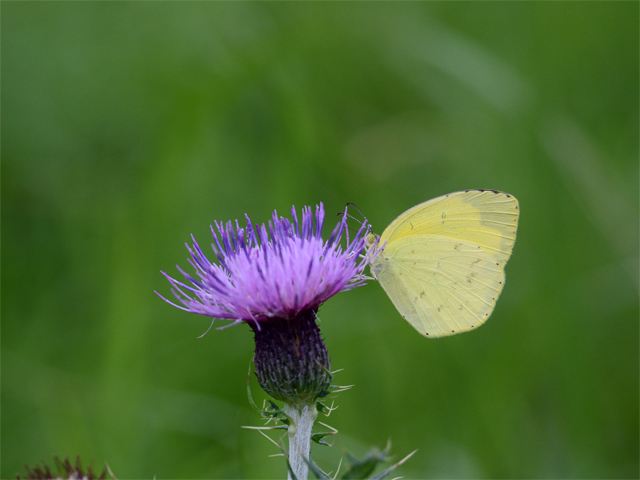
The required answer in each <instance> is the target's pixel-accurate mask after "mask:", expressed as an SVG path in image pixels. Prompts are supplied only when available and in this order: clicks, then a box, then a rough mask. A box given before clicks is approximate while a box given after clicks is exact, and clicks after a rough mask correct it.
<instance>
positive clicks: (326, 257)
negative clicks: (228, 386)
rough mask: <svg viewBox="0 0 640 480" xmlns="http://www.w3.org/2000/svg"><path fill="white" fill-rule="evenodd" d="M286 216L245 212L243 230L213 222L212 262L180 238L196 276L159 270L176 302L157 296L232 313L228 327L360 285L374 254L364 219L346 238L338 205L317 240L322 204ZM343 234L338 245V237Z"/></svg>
mask: <svg viewBox="0 0 640 480" xmlns="http://www.w3.org/2000/svg"><path fill="white" fill-rule="evenodd" d="M291 215H292V218H293V222H292V221H290V220H289V219H287V218H284V217H280V218H278V214H277V212H275V211H274V212H273V216H272V220H271V221H269V223H268V226H267V225H265V224H263V225H262V226H258V225H257V224H256V225H252V223H251V220H250V219H249V217H248V216H246V215H245V217H246V219H247V226H246V228H241V227H240V226H239V224H238V221H237V220H236V222H235V227H234V225H233V224H232V223H231V222H228V223H227V224H226V225H225V224H223V223H222V222H215V228H214V227H213V226H212V227H211V232H212V233H213V238H214V240H215V244H212V247H213V251H214V253H215V254H216V257H217V259H218V263H213V262H211V261H210V260H209V259H208V258H207V257H206V256H205V254H204V253H203V252H202V250H201V249H200V246H199V245H198V243H197V242H196V241H195V239H194V238H193V236H191V238H192V240H193V246H192V247H190V246H189V245H188V244H187V249H188V250H189V253H190V254H191V259H190V260H189V262H190V263H191V265H192V266H193V267H194V268H195V269H196V272H197V277H198V278H197V279H196V278H194V277H192V276H191V275H189V274H188V273H186V272H184V271H183V270H182V269H181V268H180V267H179V266H178V270H179V271H180V272H181V273H182V274H183V275H184V276H185V278H186V279H187V280H188V281H189V282H190V283H191V284H192V286H189V285H187V284H185V283H183V282H180V281H178V280H176V279H174V278H171V277H170V276H169V275H167V274H166V273H164V272H162V273H163V274H164V275H165V276H166V277H167V279H168V280H169V282H171V285H172V286H173V288H172V292H173V294H174V295H175V296H176V298H177V299H178V300H179V301H180V302H181V303H182V304H183V305H184V307H181V306H179V305H176V304H174V303H172V302H170V301H169V300H167V299H166V298H164V297H162V296H161V295H160V294H158V295H160V296H161V297H162V298H163V299H164V300H165V301H167V302H168V303H170V304H171V305H174V306H175V307H178V308H180V309H182V310H185V311H188V312H193V313H199V314H201V315H208V316H210V317H214V318H226V319H233V320H235V322H233V325H235V324H238V323H242V322H248V323H251V324H252V327H254V328H255V329H257V330H260V328H261V327H260V324H261V322H265V321H268V320H269V319H287V320H289V319H294V318H296V317H299V316H300V315H301V314H304V313H306V312H308V311H314V312H315V311H317V309H318V307H319V306H320V305H321V304H322V303H323V302H325V301H326V300H328V299H329V298H330V297H332V296H333V295H335V294H336V293H338V292H341V291H347V290H351V289H353V288H355V287H358V286H361V285H363V284H364V283H365V281H366V276H365V275H364V268H365V267H366V265H367V264H369V262H370V261H371V259H372V258H373V257H374V256H375V254H376V248H370V249H368V250H367V251H366V252H365V250H366V249H365V244H366V238H367V235H368V234H369V228H370V227H369V224H368V222H367V221H366V220H365V221H364V222H363V223H362V225H361V227H360V229H359V230H358V232H357V233H356V235H355V237H353V238H351V239H350V238H349V231H348V228H347V211H346V209H345V214H344V215H343V216H342V219H341V221H340V222H338V224H337V225H336V227H335V229H334V230H333V233H332V234H331V236H330V237H329V240H327V241H326V242H324V241H323V240H322V237H321V232H322V225H323V222H324V208H323V205H322V203H321V204H320V205H319V206H316V211H315V216H314V215H313V213H312V210H311V207H304V208H303V209H302V222H300V223H299V222H298V217H297V215H296V210H295V207H294V208H292V209H291ZM343 234H344V235H345V237H346V245H345V247H344V248H343V247H342V245H341V242H340V241H341V238H342V235H343ZM156 293H157V292H156Z"/></svg>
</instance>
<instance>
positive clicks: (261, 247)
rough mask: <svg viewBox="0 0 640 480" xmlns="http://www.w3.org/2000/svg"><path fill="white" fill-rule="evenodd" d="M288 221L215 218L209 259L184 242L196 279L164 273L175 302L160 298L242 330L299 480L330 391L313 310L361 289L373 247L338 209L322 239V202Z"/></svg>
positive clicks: (325, 357)
mask: <svg viewBox="0 0 640 480" xmlns="http://www.w3.org/2000/svg"><path fill="white" fill-rule="evenodd" d="M291 217H292V220H289V219H288V218H284V217H278V214H277V212H275V211H274V212H273V216H272V219H271V221H269V223H268V225H265V224H262V225H260V226H259V225H257V224H256V225H254V224H252V223H251V220H250V219H249V217H248V216H246V220H247V226H246V228H241V227H240V225H239V223H238V221H237V220H236V222H235V226H234V224H233V223H231V222H228V223H226V224H224V223H221V222H215V223H214V225H215V228H214V227H213V226H212V227H211V233H212V234H213V238H214V241H215V243H214V244H212V245H211V246H212V248H213V251H214V253H215V256H216V258H217V262H211V261H210V260H209V259H208V258H207V257H206V255H205V254H204V253H203V252H202V249H201V248H200V246H199V245H198V243H197V242H196V240H195V238H193V236H192V237H191V238H192V240H193V245H192V246H189V244H187V249H188V250H189V253H190V254H191V259H190V260H189V263H191V265H192V266H193V267H194V268H195V270H196V274H197V275H196V276H197V278H194V277H193V276H191V275H189V274H188V273H186V272H184V271H183V270H182V269H180V267H178V270H179V271H180V272H181V273H182V275H184V277H185V278H186V280H187V281H188V282H189V283H190V285H188V284H186V283H184V282H181V281H179V280H176V279H174V278H172V277H170V276H169V275H167V274H166V273H164V272H162V273H163V274H164V275H165V276H166V277H167V279H168V280H169V282H171V285H172V287H173V288H172V292H173V294H174V295H175V296H176V298H177V299H178V300H179V302H180V303H181V304H182V306H180V305H177V304H175V303H172V302H170V301H169V300H167V299H166V298H164V297H162V298H163V299H164V300H165V301H167V302H168V303H170V304H171V305H173V306H175V307H178V308H180V309H182V310H185V311H188V312H193V313H199V314H201V315H207V316H210V317H213V318H214V320H215V319H216V318H223V319H230V320H233V322H232V323H231V324H230V325H237V324H240V323H247V324H249V326H250V327H251V329H252V330H253V332H254V335H255V342H256V350H255V356H254V363H255V373H256V377H257V378H258V382H259V383H260V386H261V387H262V388H263V389H264V390H265V391H266V392H267V393H268V394H269V395H271V396H272V397H274V398H276V399H278V400H281V401H284V402H285V408H284V412H285V414H286V415H287V416H288V417H289V420H290V424H289V425H290V426H289V445H290V448H289V457H288V458H289V467H290V469H291V471H292V472H295V478H297V479H299V480H304V479H306V478H307V474H308V466H307V463H306V462H307V459H308V458H309V449H310V438H311V428H312V426H313V422H314V420H315V418H316V416H317V410H316V405H315V400H316V399H317V398H318V397H322V396H324V395H326V394H327V393H328V389H329V387H330V386H331V373H330V368H331V363H330V361H329V355H328V354H327V348H326V346H325V345H324V342H323V341H322V337H321V336H320V330H319V328H318V325H317V324H316V318H317V311H318V308H319V307H320V305H321V304H322V303H324V302H325V301H326V300H328V299H329V298H331V297H332V296H333V295H335V294H336V293H338V292H341V291H346V290H351V289H353V288H356V287H358V286H360V285H363V284H364V283H365V280H366V276H365V275H364V268H365V267H366V266H367V265H368V264H369V262H370V261H371V259H372V258H373V257H374V256H375V254H376V249H375V248H373V249H368V250H367V249H366V239H367V236H368V235H369V233H370V232H369V224H368V223H367V221H366V220H365V221H364V222H362V224H361V226H360V228H359V230H358V231H357V233H356V235H355V236H354V237H353V238H350V236H349V230H348V228H347V211H346V209H345V212H344V215H343V216H342V218H341V220H340V221H339V222H338V224H337V225H336V227H335V228H334V230H333V232H332V233H331V235H330V237H329V239H328V240H327V241H326V242H325V241H323V240H322V235H321V234H322V225H323V223H324V208H323V205H322V204H320V205H318V206H316V209H315V215H314V214H313V212H312V210H311V207H304V208H303V209H302V221H301V222H299V221H298V217H297V214H296V210H295V207H294V208H292V209H291ZM343 235H344V238H345V245H344V246H343V245H342V242H341V240H342V238H343ZM156 293H157V292H156ZM158 295H160V294H158ZM230 325H227V326H230Z"/></svg>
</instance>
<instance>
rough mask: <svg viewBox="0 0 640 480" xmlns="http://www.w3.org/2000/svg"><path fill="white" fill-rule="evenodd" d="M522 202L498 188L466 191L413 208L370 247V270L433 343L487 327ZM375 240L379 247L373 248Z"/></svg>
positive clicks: (372, 238) (370, 241)
mask: <svg viewBox="0 0 640 480" xmlns="http://www.w3.org/2000/svg"><path fill="white" fill-rule="evenodd" d="M519 214H520V210H519V209H518V201H517V200H516V199H515V197H513V196H512V195H509V194H508V193H503V192H498V191H495V190H465V191H462V192H454V193H450V194H448V195H444V196H442V197H438V198H434V199H433V200H429V201H427V202H424V203H421V204H420V205H416V206H415V207H413V208H411V209H409V210H407V211H406V212H404V213H403V214H402V215H400V216H399V217H398V218H396V219H395V220H394V221H393V222H391V224H390V225H389V226H388V227H387V228H386V229H385V231H384V232H383V233H382V236H380V238H379V239H378V238H377V236H376V235H374V234H371V235H370V236H369V237H368V238H367V244H368V247H369V248H372V247H373V248H381V251H380V252H379V253H378V255H377V256H376V257H375V258H374V259H373V260H372V262H371V264H370V268H371V274H372V275H373V277H374V278H375V279H377V280H378V281H379V282H380V285H382V288H384V290H385V291H386V292H387V295H389V298H390V299H391V301H392V302H393V304H394V305H395V307H396V308H397V309H398V311H399V312H400V314H401V315H402V318H404V319H405V320H407V321H408V322H409V323H410V324H411V325H412V326H413V328H415V329H416V330H417V331H418V332H420V333H421V334H422V335H424V336H427V337H429V338H433V337H443V336H445V335H453V334H455V333H461V332H466V331H468V330H471V329H473V328H475V327H478V326H480V325H482V324H483V323H484V322H485V321H486V320H487V318H489V315H490V314H491V312H493V309H494V308H495V305H496V301H497V300H498V296H499V295H500V292H502V288H503V287H504V266H505V264H506V263H507V260H509V257H510V256H511V251H512V250H513V243H514V242H515V240H516V230H517V228H518V216H519ZM376 240H377V243H376Z"/></svg>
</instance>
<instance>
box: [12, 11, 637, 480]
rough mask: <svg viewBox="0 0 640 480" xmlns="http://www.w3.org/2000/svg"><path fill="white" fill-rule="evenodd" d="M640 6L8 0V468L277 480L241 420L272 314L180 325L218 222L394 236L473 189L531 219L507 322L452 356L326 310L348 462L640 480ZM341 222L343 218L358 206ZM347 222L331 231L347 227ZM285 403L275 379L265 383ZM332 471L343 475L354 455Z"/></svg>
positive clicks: (359, 313) (452, 344)
mask: <svg viewBox="0 0 640 480" xmlns="http://www.w3.org/2000/svg"><path fill="white" fill-rule="evenodd" d="M638 13H639V12H638V4H637V3H635V2H558V3H555V2H513V3H502V2H495V3H494V2H482V3H464V2H428V3H382V2H381V3H302V4H296V3H249V2H246V3H219V2H215V3H205V2H197V3H170V2H167V3H160V2H156V3H146V2H115V3H106V2H86V3H85V2H25V3H19V2H9V3H7V2H4V3H3V4H2V67H3V68H2V87H3V88H2V107H3V122H2V139H3V142H2V158H3V164H2V167H3V171H2V173H3V175H2V220H3V221H2V227H3V243H2V253H3V264H2V274H3V275H2V276H3V279H2V280H3V281H2V297H3V300H4V302H3V309H2V367H3V368H2V373H3V376H2V445H3V462H2V471H1V475H2V478H11V477H14V476H15V474H16V473H17V472H20V471H22V466H23V464H25V463H27V464H35V463H36V462H38V461H40V460H41V459H44V460H48V459H51V458H52V456H53V455H60V456H64V455H69V456H72V457H73V456H75V455H76V454H80V455H81V456H82V458H83V459H85V461H89V460H91V459H94V460H95V461H96V463H97V464H101V463H102V462H104V461H108V462H109V465H110V466H111V468H112V469H113V471H114V473H115V474H116V475H117V476H118V478H150V477H151V476H152V475H156V476H157V478H275V477H283V476H284V475H285V469H284V468H283V464H282V460H281V459H278V458H276V459H268V458H267V455H269V454H272V453H276V451H275V447H273V446H272V445H271V444H269V443H268V442H267V441H266V440H264V439H262V438H261V437H260V436H259V435H257V434H255V432H248V431H245V430H241V429H240V428H239V427H240V425H255V424H257V423H258V422H259V419H258V418H257V417H256V415H255V414H254V413H253V412H252V411H250V409H249V408H248V403H247V401H246V396H245V382H246V371H247V368H248V365H249V361H250V359H251V355H252V349H253V341H252V338H251V335H250V333H249V329H248V328H243V327H238V328H233V329H229V330H226V331H222V332H217V331H214V332H211V333H209V334H208V335H207V336H205V337H204V338H202V339H200V340H197V339H196V336H198V335H200V334H201V333H202V332H204V331H205V330H206V328H207V327H208V325H209V321H208V320H207V318H205V317H198V316H195V315H190V314H187V313H183V312H180V311H178V310H176V309H172V308H171V307H169V306H167V305H166V304H165V303H164V302H162V301H161V300H160V299H159V298H157V297H156V296H155V295H154V294H153V290H158V291H160V292H162V293H164V294H167V293H168V291H169V288H168V284H167V282H166V280H164V278H163V277H162V276H161V275H160V273H159V271H160V270H161V269H162V270H167V271H168V272H170V273H174V272H175V271H174V270H173V268H172V265H175V264H177V263H179V264H182V265H185V266H186V261H185V260H186V256H187V252H186V250H185V249H184V247H183V243H184V242H185V241H187V240H188V238H189V234H191V233H193V234H194V235H195V236H196V238H197V239H198V240H199V241H201V242H204V243H205V244H206V242H207V240H206V239H207V238H208V237H209V235H210V233H209V224H210V223H212V221H213V220H214V219H219V220H227V219H232V218H240V217H242V215H243V214H244V213H249V214H250V215H251V217H252V219H253V220H254V221H264V220H266V219H267V218H268V215H269V213H270V212H271V211H272V210H273V209H278V211H279V212H286V211H288V209H289V208H290V207H291V205H292V204H295V205H296V206H298V207H301V206H302V205H304V204H314V203H317V202H319V201H323V202H324V203H325V206H326V208H327V211H328V212H338V211H340V210H341V209H342V208H343V206H344V204H345V202H348V201H350V202H354V203H356V204H357V205H358V206H359V208H360V209H361V210H362V211H363V212H364V213H365V215H367V217H368V218H369V219H370V221H371V222H372V223H373V225H374V228H375V229H376V230H377V231H378V232H380V231H382V230H383V229H384V227H385V226H386V225H387V224H388V223H389V222H390V221H391V220H392V219H393V218H395V217H396V216H397V215H398V214H400V213H401V212H402V211H404V210H405V209H407V208H409V207H411V206H413V205H415V204H417V203H419V202H422V201H425V200H427V199H429V198H432V197H435V196H438V195H441V194H444V193H447V192H450V191H455V190H459V189H465V188H492V189H499V190H504V191H508V192H510V193H512V194H514V195H515V196H516V197H517V198H518V199H519V201H520V205H521V210H522V217H521V221H520V230H519V232H518V241H517V243H516V247H515V252H514V256H513V258H512V259H511V261H510V262H509V265H508V267H507V276H508V278H509V281H508V283H507V287H506V289H505V291H504V293H503V295H502V296H501V299H500V302H499V303H498V307H497V310H496V312H495V313H494V315H493V318H492V319H491V321H490V322H488V324H487V325H486V326H484V327H483V328H481V329H480V330H478V331H476V332H473V333H469V334H468V335H460V336H455V337H450V338H446V339H442V340H436V341H428V340H425V339H424V338H422V337H420V336H419V335H417V334H416V333H415V332H414V331H413V330H412V329H411V327H410V326H408V325H406V324H404V323H403V322H402V321H401V319H400V318H399V316H398V314H397V313H396V312H395V311H394V309H393V306H392V305H391V303H390V302H389V300H388V299H387V298H386V296H385V295H384V293H383V291H382V290H381V289H380V288H379V287H378V286H377V285H375V284H371V285H369V286H366V287H364V288H360V289H358V290H356V291H354V292H351V293H349V294H341V295H338V296H337V297H335V298H334V299H332V300H331V301H330V302H328V303H327V304H326V305H325V306H323V308H322V309H321V311H320V316H321V318H322V325H321V328H322V331H323V334H324V336H325V338H326V342H327V345H328V348H329V352H330V354H331V356H332V362H333V366H334V367H335V368H345V371H344V372H343V373H341V374H339V377H338V378H337V380H338V381H339V382H340V383H343V384H352V383H353V384H355V388H353V389H352V390H350V391H349V392H347V393H343V394H342V395H340V397H339V399H338V403H339V405H340V408H339V410H337V411H336V412H334V413H333V414H332V416H331V418H329V419H328V423H330V424H331V425H333V426H335V427H337V428H338V429H339V430H340V432H341V433H340V435H338V438H337V440H336V445H335V446H334V447H333V448H332V449H321V448H316V449H315V451H314V454H315V455H316V456H317V457H318V458H319V459H320V463H321V464H322V465H323V466H325V467H326V468H331V466H333V467H335V465H337V461H338V458H339V457H340V455H341V454H342V449H343V448H347V449H349V450H350V451H355V453H358V454H362V453H364V452H365V451H366V450H367V449H368V447H369V446H370V445H372V444H377V445H378V446H383V445H384V444H385V443H386V441H387V439H388V438H391V439H392V441H393V443H394V449H393V451H394V452H395V453H396V454H397V455H398V457H397V458H400V457H399V456H402V455H404V454H406V453H408V452H410V451H412V450H413V449H415V448H418V449H419V452H418V454H417V455H416V456H415V457H413V458H412V459H411V460H410V461H409V462H408V463H407V464H406V466H404V467H402V469H401V470H402V471H401V473H400V474H401V475H404V476H406V477H408V478H507V477H511V478H637V477H638V475H639V471H638V468H639V467H638V450H639V442H638V397H639V385H638V383H639V382H638V373H639V372H638V353H639V348H638V334H639V332H638V313H639V312H638V128H639V125H638V86H639V85H638V76H639V69H638V53H639V52H638V41H639V38H638V22H637V19H638ZM329 222H332V220H330V219H329ZM327 230H328V229H327ZM256 388H257V386H256ZM330 465H331V466H330Z"/></svg>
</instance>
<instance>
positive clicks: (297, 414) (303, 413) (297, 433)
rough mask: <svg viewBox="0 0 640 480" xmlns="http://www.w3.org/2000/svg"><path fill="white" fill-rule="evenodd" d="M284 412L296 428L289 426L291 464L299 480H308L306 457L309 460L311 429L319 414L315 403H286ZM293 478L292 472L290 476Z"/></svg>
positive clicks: (290, 478)
mask: <svg viewBox="0 0 640 480" xmlns="http://www.w3.org/2000/svg"><path fill="white" fill-rule="evenodd" d="M284 412H285V413H286V414H287V415H289V417H290V418H291V420H293V423H294V424H295V429H294V428H291V427H289V464H290V465H291V470H292V471H293V474H294V475H295V476H296V477H295V478H296V479H297V480H307V476H308V475H309V466H308V465H307V462H306V461H305V458H306V459H307V460H309V458H310V457H309V453H310V451H311V429H312V427H313V422H314V421H315V419H316V417H317V416H318V411H317V410H316V407H315V405H307V404H302V405H289V404H287V403H285V404H284ZM288 478H289V480H292V477H291V473H289V476H288Z"/></svg>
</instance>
